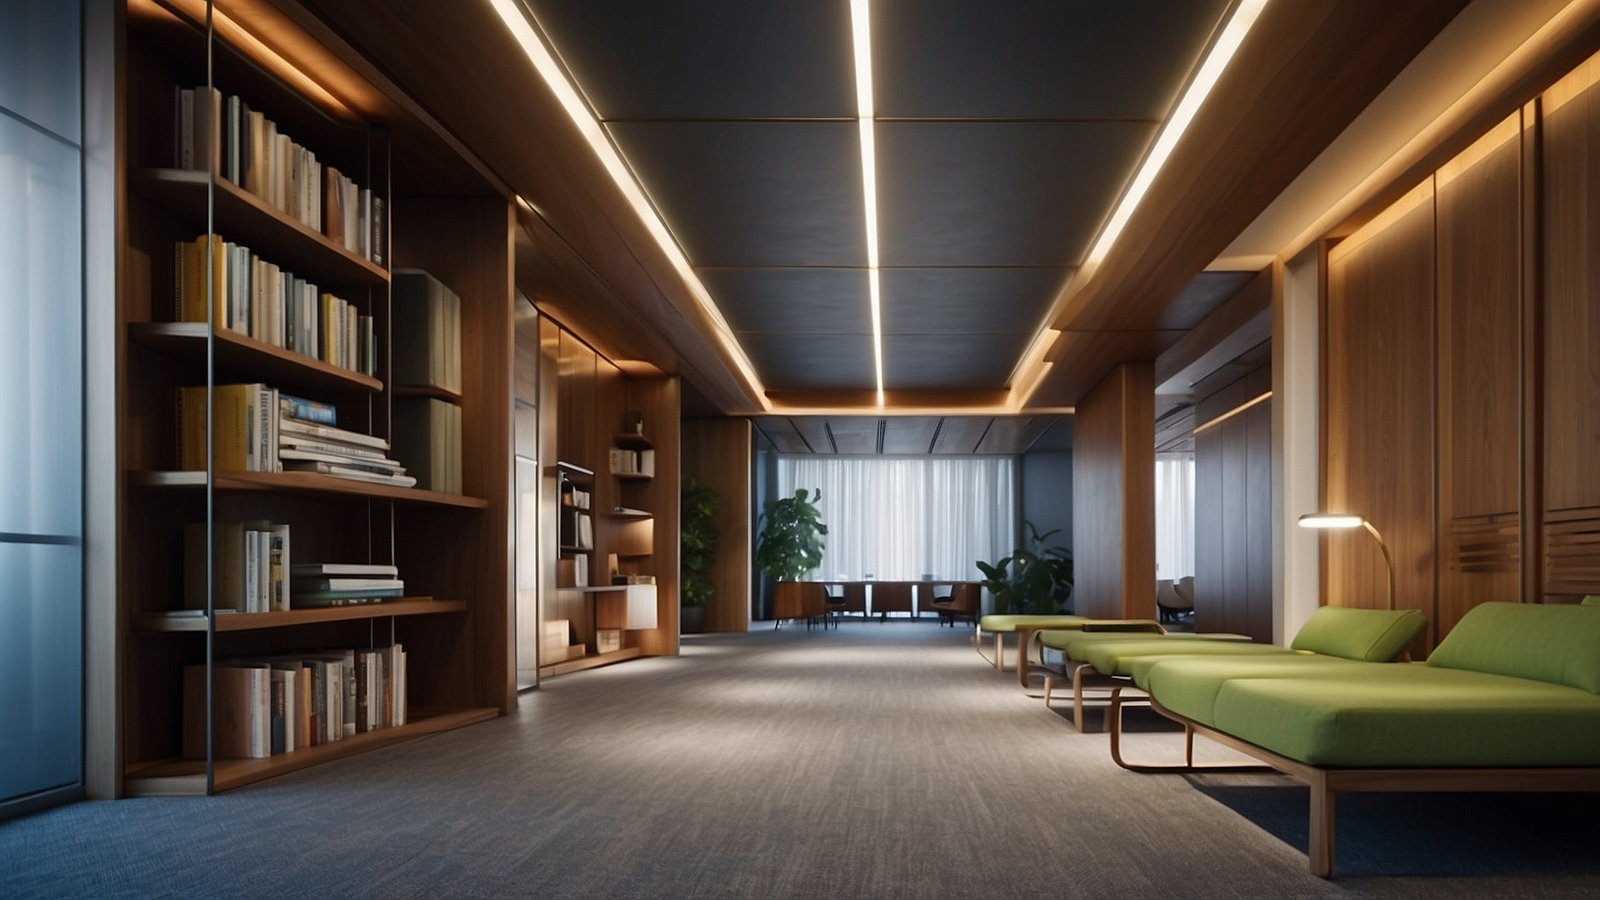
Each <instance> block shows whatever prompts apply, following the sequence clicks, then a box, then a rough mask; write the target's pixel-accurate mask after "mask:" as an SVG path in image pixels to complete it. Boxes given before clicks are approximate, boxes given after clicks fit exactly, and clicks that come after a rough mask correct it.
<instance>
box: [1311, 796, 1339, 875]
mask: <svg viewBox="0 0 1600 900" xmlns="http://www.w3.org/2000/svg"><path fill="white" fill-rule="evenodd" d="M1310 786H1311V828H1310V838H1309V840H1310V845H1309V846H1308V847H1307V848H1306V856H1307V857H1308V858H1309V859H1310V861H1311V874H1313V875H1315V876H1317V877H1318V878H1331V877H1333V839H1334V831H1335V828H1334V818H1335V809H1334V807H1335V801H1336V799H1337V797H1338V794H1336V793H1334V792H1333V791H1331V790H1329V789H1328V779H1327V777H1326V776H1325V775H1324V774H1323V773H1322V772H1316V773H1315V774H1314V775H1313V776H1312V777H1311V779H1310Z"/></svg>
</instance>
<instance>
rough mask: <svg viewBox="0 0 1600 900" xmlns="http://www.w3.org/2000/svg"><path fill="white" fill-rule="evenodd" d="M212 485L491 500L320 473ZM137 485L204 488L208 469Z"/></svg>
mask: <svg viewBox="0 0 1600 900" xmlns="http://www.w3.org/2000/svg"><path fill="white" fill-rule="evenodd" d="M211 479H212V487H213V488H214V489H215V490H218V491H275V492H292V493H304V494H329V495H340V496H349V497H374V498H381V499H386V500H395V501H398V502H401V503H420V504H432V505H435V506H459V507H462V508H463V509H483V508H485V507H487V506H488V505H489V501H488V500H485V499H483V498H481V497H469V496H467V495H465V494H446V493H443V492H441V491H424V490H421V489H419V488H408V487H398V486H395V485H390V484H378V483H376V482H371V481H357V480H355V479H353V478H340V477H338V476H336V475H323V474H320V473H317V472H213V473H211ZM132 481H133V484H134V485H135V486H137V487H142V488H150V489H163V488H168V489H178V490H200V489H204V488H205V486H206V473H205V472H190V471H179V472H135V473H133V474H132Z"/></svg>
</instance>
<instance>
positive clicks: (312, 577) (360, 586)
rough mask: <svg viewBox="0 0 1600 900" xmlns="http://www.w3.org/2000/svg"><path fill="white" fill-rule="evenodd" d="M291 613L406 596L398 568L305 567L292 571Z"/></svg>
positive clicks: (379, 565)
mask: <svg viewBox="0 0 1600 900" xmlns="http://www.w3.org/2000/svg"><path fill="white" fill-rule="evenodd" d="M290 573H291V575H292V576H293V577H292V582H291V584H292V587H291V589H290V599H289V604H290V608H291V609H322V608H325V607H329V606H353V605H356V604H361V603H382V602H383V601H385V600H392V599H394V598H396V597H402V596H405V590H406V584H405V582H404V581H402V580H401V579H400V570H399V569H398V568H396V567H395V566H390V565H382V564H369V563H303V564H301V565H297V566H294V567H293V568H292V569H290Z"/></svg>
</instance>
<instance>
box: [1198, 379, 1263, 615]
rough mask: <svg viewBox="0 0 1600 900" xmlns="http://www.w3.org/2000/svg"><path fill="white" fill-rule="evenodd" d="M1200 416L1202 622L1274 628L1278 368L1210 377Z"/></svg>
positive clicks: (1199, 484) (1199, 536) (1199, 530)
mask: <svg viewBox="0 0 1600 900" xmlns="http://www.w3.org/2000/svg"><path fill="white" fill-rule="evenodd" d="M1201 387H1202V388H1204V389H1205V390H1207V391H1209V392H1210V393H1208V394H1205V395H1203V396H1201V397H1200V398H1199V399H1198V400H1197V402H1196V414H1195V418H1196V420H1197V421H1198V422H1199V423H1200V424H1199V425H1198V426H1196V428H1195V435H1194V444H1195V446H1194V456H1195V629H1196V630H1197V631H1226V632H1232V633H1235V634H1248V635H1250V636H1251V637H1252V638H1254V639H1255V640H1258V641H1262V642H1270V641H1271V640H1272V637H1273V632H1272V564H1273V563H1272V508H1273V503H1272V497H1273V494H1272V404H1271V402H1270V398H1269V399H1268V400H1261V398H1262V396H1263V395H1265V394H1268V393H1270V392H1271V389H1272V370H1271V368H1270V367H1262V368H1258V369H1256V370H1255V371H1253V372H1250V373H1249V374H1247V375H1246V376H1245V377H1243V378H1237V379H1235V380H1233V381H1231V382H1228V383H1225V384H1217V383H1215V382H1210V381H1208V382H1206V383H1203V384H1202V385H1201Z"/></svg>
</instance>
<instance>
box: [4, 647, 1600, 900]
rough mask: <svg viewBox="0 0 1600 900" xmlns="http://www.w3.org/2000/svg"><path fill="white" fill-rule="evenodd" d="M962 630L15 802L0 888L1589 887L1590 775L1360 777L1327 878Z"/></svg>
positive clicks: (585, 892)
mask: <svg viewBox="0 0 1600 900" xmlns="http://www.w3.org/2000/svg"><path fill="white" fill-rule="evenodd" d="M769 627H770V626H769ZM968 634H969V632H968V631H966V630H965V629H960V630H957V631H952V630H950V629H948V628H946V629H939V628H937V627H935V626H934V625H933V624H932V623H931V622H921V623H917V622H910V621H900V622H895V621H891V622H889V623H887V624H879V623H877V622H868V623H861V622H847V623H845V624H844V625H843V626H842V627H841V628H839V629H837V630H832V631H826V632H823V631H814V632H807V631H805V630H804V629H803V628H795V627H793V626H789V625H785V627H784V629H783V630H782V631H780V632H777V633H775V634H774V633H772V632H771V631H768V630H766V629H765V628H761V629H758V630H756V631H753V632H751V633H750V634H745V635H707V636H694V637H689V638H686V639H685V640H684V649H683V655H682V656H680V657H678V658H674V659H659V660H645V661H639V662H633V663H629V664H626V665H622V666H617V667H614V668H610V669H600V670H594V671H591V672H586V673H579V674H575V675H569V676H566V677H563V678H559V679H552V680H549V681H547V682H546V683H545V685H544V687H543V688H541V689H540V690H538V691H536V692H533V693H530V694H527V695H524V696H523V698H522V702H521V704H520V708H519V709H518V711H517V712H516V713H515V714H514V715H511V716H508V717H506V718H503V719H499V720H496V721H493V722H489V723H485V724H481V725H475V726H472V727H469V728H465V729H461V730H458V731H454V732H450V733H448V734H443V735H439V736H435V737H430V738H423V739H419V740H416V741H411V742H407V743H405V744H401V745H397V746H395V747H391V748H387V749H384V750H380V751H377V752H373V753H369V754H366V755H363V756H360V757H356V758H353V759H349V760H343V761H339V762H335V763H331V764H328V765H324V766H319V767H317V768H315V769H311V770H308V771H305V772H300V773H296V774H293V775H288V776H284V777H282V778H277V779H274V780H272V781H269V782H265V783H263V784H260V785H257V786H254V787H251V788H247V789H244V790H240V791H235V792H233V793H229V794H224V795H220V796H216V797H207V798H194V799H151V800H121V801H116V802H107V803H80V804H76V805H72V806H68V807H64V808H60V809H56V810H52V811H49V812H45V813H42V814H39V815H35V816H32V817H28V818H25V819H21V820H17V821H12V822H8V823H3V824H0V897H5V898H24V897H108V896H138V897H145V896H172V897H285V896H340V897H498V896H538V897H641V898H642V897H650V898H659V897H762V898H768V897H941V898H943V897H1000V896H1039V897H1044V896H1053V897H1156V896H1176V897H1343V896H1352V895H1354V896H1385V897H1387V896H1393V897H1441V898H1444V897H1449V898H1461V897H1540V898H1543V897H1556V896H1571V897H1594V896H1600V852H1597V849H1596V848H1597V845H1596V841H1595V835H1596V831H1597V829H1596V828H1595V826H1594V823H1595V821H1596V818H1597V817H1596V815H1595V813H1594V810H1595V809H1596V808H1597V807H1596V803H1597V799H1596V798H1595V797H1593V796H1587V795H1551V796H1540V795H1364V796H1362V795H1357V796H1351V797H1348V798H1345V799H1344V800H1342V801H1341V817H1340V831H1339V858H1338V872H1339V875H1338V877H1337V878H1335V879H1334V880H1332V881H1323V880H1321V879H1318V878H1314V877H1312V876H1311V875H1310V874H1309V873H1308V872H1307V869H1306V858H1305V856H1304V853H1303V847H1304V839H1305V827H1306V794H1305V790H1304V789H1303V788H1300V787H1298V786H1295V785H1294V784H1293V783H1292V782H1289V781H1288V780H1286V779H1282V778H1279V777H1277V776H1272V775H1227V776H1223V775H1216V776H1209V777H1204V778H1201V777H1192V778H1191V777H1181V776H1150V775H1134V774H1131V773H1128V772H1124V771H1122V770H1121V769H1118V768H1117V767H1116V766H1115V765H1113V764H1112V763H1111V761H1110V758H1109V757H1108V755H1107V752H1106V746H1105V737H1104V735H1099V734H1082V735H1080V734H1077V733H1075V732H1073V731H1072V730H1071V728H1070V726H1069V724H1068V722H1067V720H1066V719H1064V718H1063V717H1062V715H1061V712H1062V710H1058V711H1054V712H1052V711H1049V710H1046V709H1045V707H1044V706H1043V704H1042V703H1041V701H1040V700H1039V699H1037V698H1036V697H1034V698H1030V697H1028V696H1027V695H1025V694H1024V693H1023V692H1022V691H1021V690H1020V689H1019V688H1018V686H1017V683H1016V678H1015V675H1014V674H1011V673H1005V674H1001V673H997V672H995V671H994V670H993V669H991V668H988V667H987V666H986V665H985V663H984V662H983V660H981V659H979V657H978V656H977V654H975V653H974V652H973V650H972V648H971V645H970V643H969V642H968V640H967V636H968ZM1141 725H1142V727H1141V733H1140V734H1138V735H1136V736H1134V737H1133V738H1131V742H1132V744H1133V745H1134V746H1133V747H1132V748H1131V750H1130V752H1138V753H1140V754H1142V755H1145V756H1154V755H1156V754H1158V753H1161V752H1162V751H1163V750H1164V749H1166V748H1176V742H1175V735H1174V734H1173V733H1171V732H1168V731H1166V730H1164V729H1162V728H1161V727H1160V726H1159V724H1158V723H1156V722H1155V721H1153V720H1151V719H1148V718H1146V719H1142V720H1141ZM1218 752H1219V753H1221V752H1222V751H1218Z"/></svg>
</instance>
